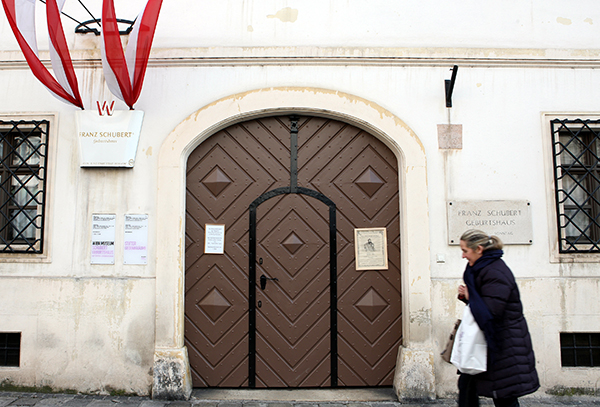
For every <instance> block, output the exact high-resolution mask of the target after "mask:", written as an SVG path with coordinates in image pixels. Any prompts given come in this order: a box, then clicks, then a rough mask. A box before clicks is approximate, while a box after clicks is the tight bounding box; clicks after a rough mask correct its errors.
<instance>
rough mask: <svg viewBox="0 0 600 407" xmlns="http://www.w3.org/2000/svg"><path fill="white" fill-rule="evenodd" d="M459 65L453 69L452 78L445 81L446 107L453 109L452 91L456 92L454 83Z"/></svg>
mask: <svg viewBox="0 0 600 407" xmlns="http://www.w3.org/2000/svg"><path fill="white" fill-rule="evenodd" d="M457 71H458V65H454V67H452V78H451V79H446V80H445V81H444V83H445V85H446V107H452V91H453V90H454V82H455V81H456V72H457Z"/></svg>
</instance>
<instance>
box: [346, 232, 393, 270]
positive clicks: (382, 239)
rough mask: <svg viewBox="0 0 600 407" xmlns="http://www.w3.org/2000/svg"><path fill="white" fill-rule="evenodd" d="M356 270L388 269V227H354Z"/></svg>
mask: <svg viewBox="0 0 600 407" xmlns="http://www.w3.org/2000/svg"><path fill="white" fill-rule="evenodd" d="M354 254H355V259H356V270H357V271H362V270H387V269H388V256H387V231H386V228H367V229H354Z"/></svg>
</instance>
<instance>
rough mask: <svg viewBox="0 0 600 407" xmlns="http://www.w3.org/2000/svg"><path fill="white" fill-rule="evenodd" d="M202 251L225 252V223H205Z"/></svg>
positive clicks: (208, 252)
mask: <svg viewBox="0 0 600 407" xmlns="http://www.w3.org/2000/svg"><path fill="white" fill-rule="evenodd" d="M204 253H205V254H224V253H225V225H214V224H210V223H207V224H206V225H205V227H204Z"/></svg>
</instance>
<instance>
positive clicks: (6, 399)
mask: <svg viewBox="0 0 600 407" xmlns="http://www.w3.org/2000/svg"><path fill="white" fill-rule="evenodd" d="M16 399H17V397H10V396H1V397H0V407H5V406H8V405H9V404H10V403H12V402H13V401H15V400H16Z"/></svg>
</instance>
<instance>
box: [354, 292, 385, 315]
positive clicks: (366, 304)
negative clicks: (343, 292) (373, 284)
mask: <svg viewBox="0 0 600 407" xmlns="http://www.w3.org/2000/svg"><path fill="white" fill-rule="evenodd" d="M354 305H355V306H356V308H358V309H359V310H360V311H361V312H362V313H363V314H365V316H366V317H367V318H369V320H370V321H371V322H373V321H374V320H375V318H377V317H378V316H379V314H381V312H382V311H383V310H384V309H385V308H386V307H387V306H388V304H387V302H385V300H384V299H383V298H381V296H380V295H379V294H377V292H376V291H375V290H373V289H372V288H371V289H370V290H369V291H367V293H366V294H365V295H363V296H362V298H361V299H360V300H358V302H357V303H356V304H354Z"/></svg>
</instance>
